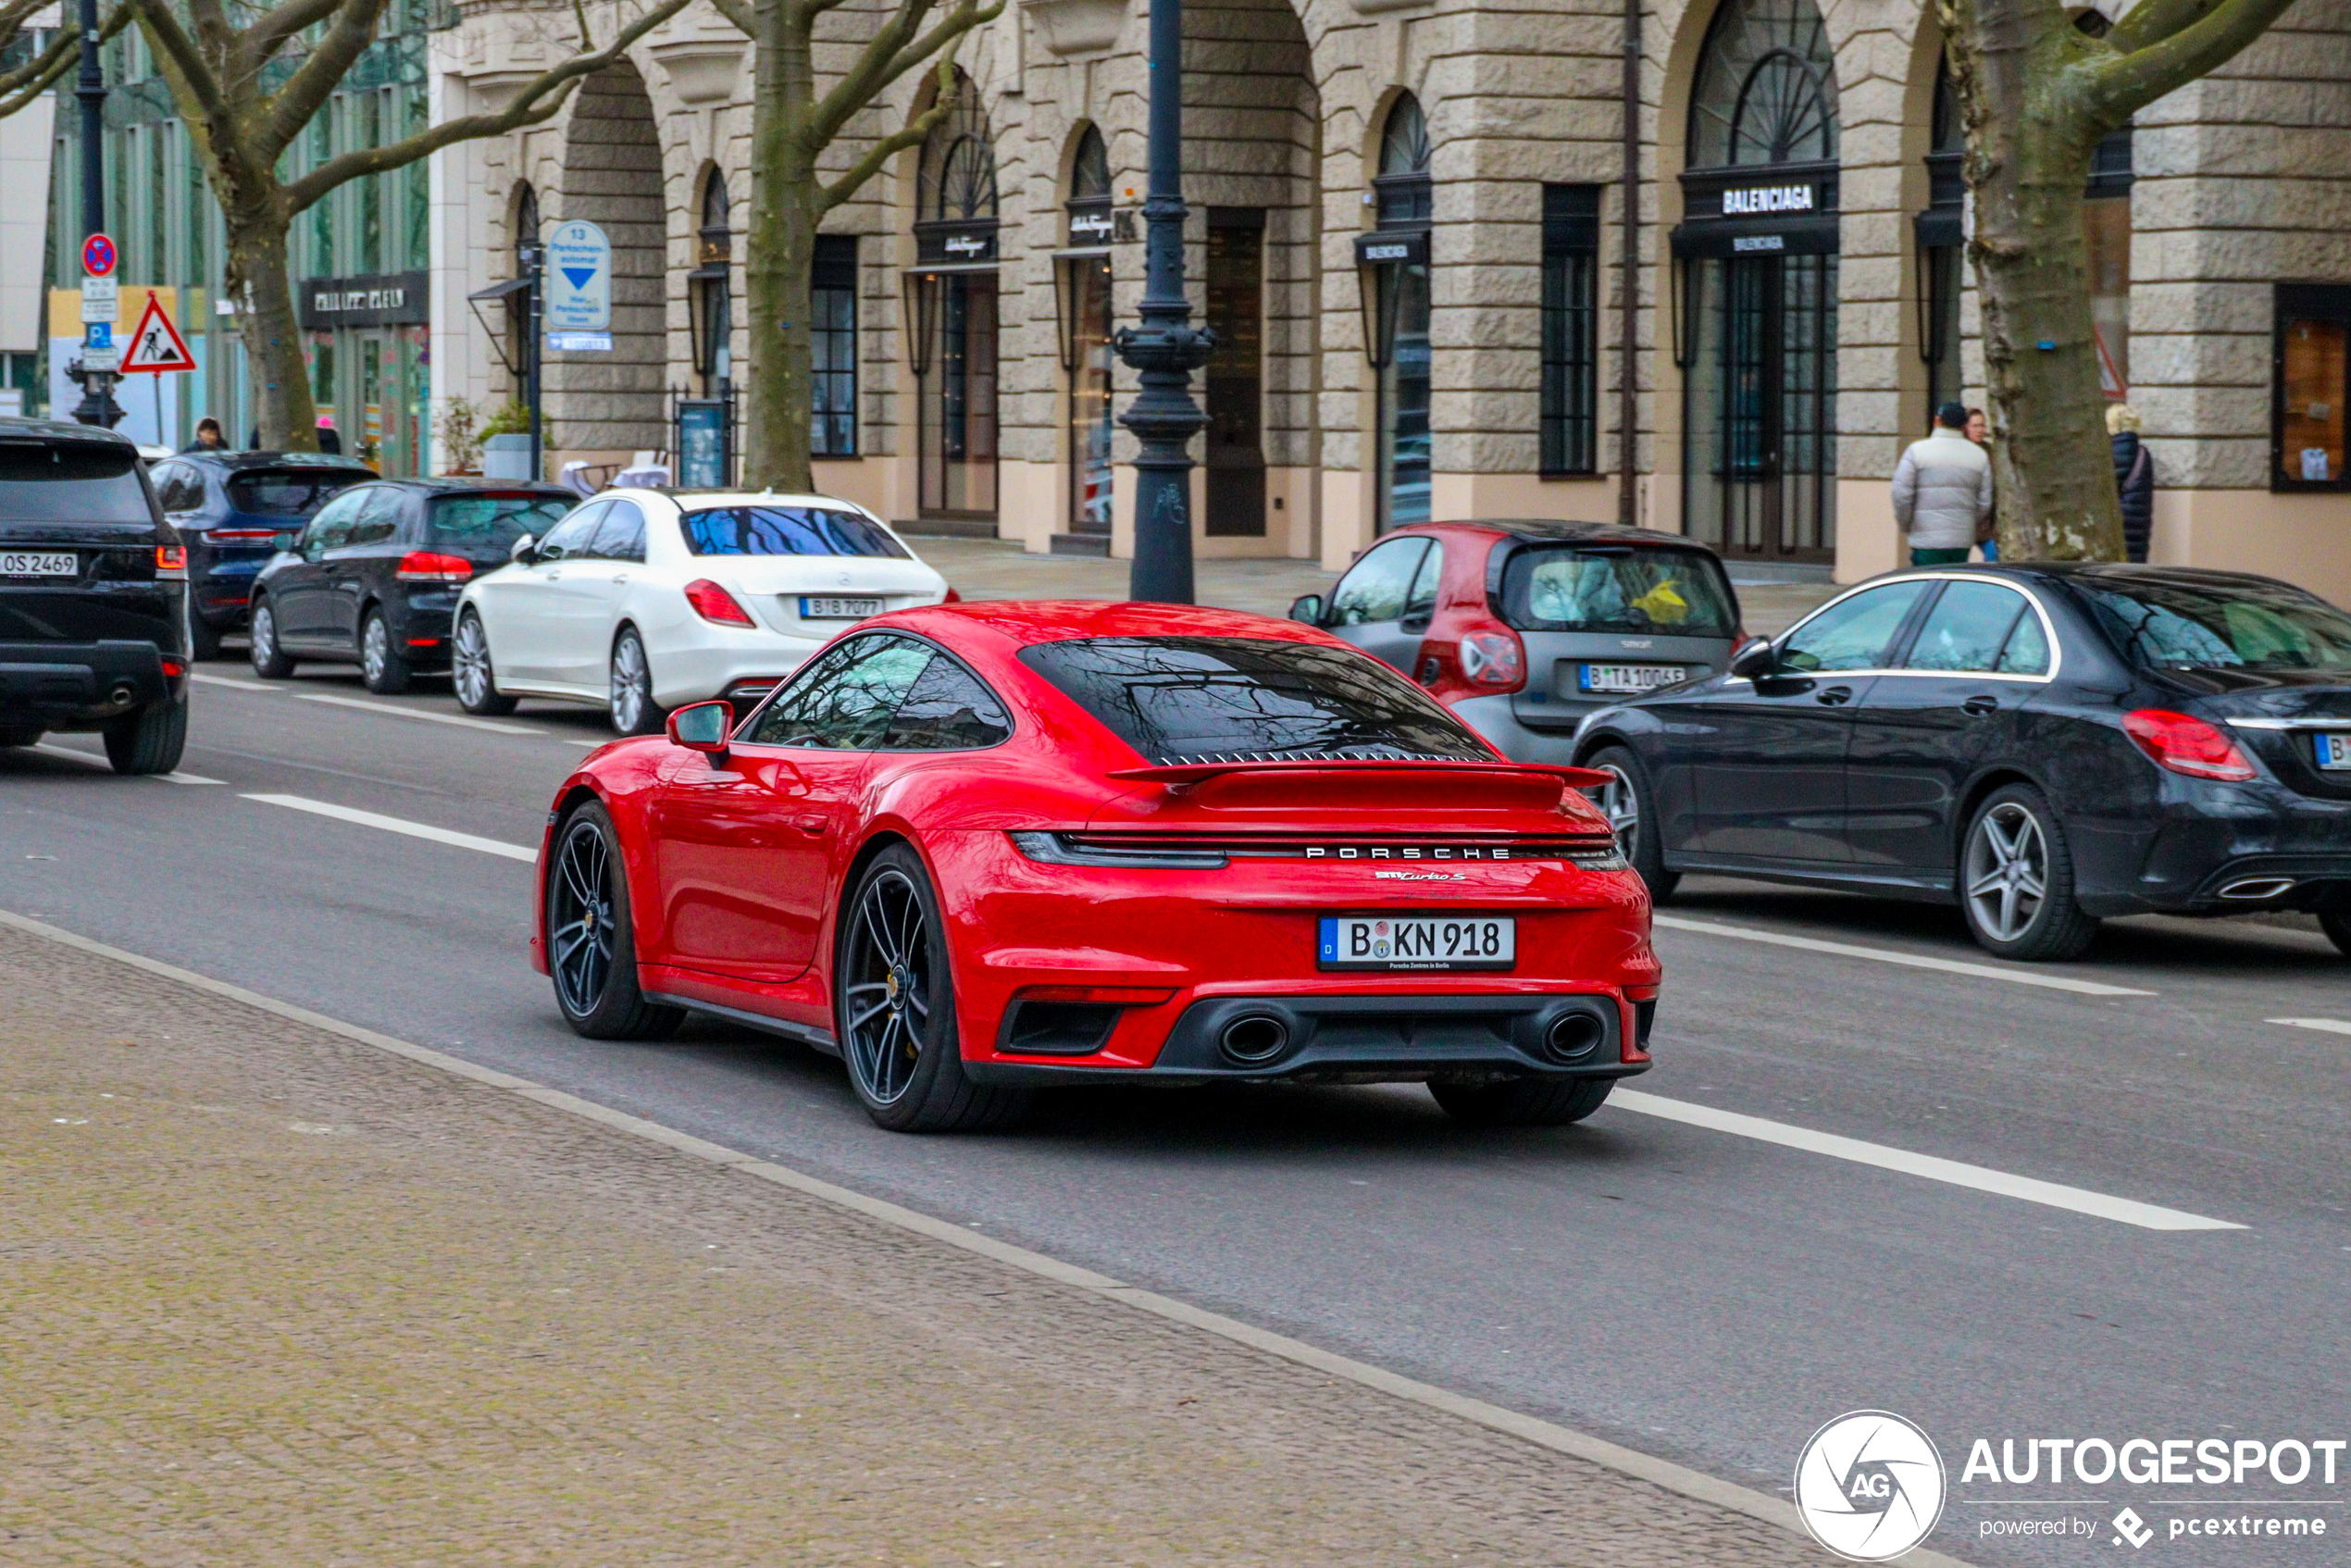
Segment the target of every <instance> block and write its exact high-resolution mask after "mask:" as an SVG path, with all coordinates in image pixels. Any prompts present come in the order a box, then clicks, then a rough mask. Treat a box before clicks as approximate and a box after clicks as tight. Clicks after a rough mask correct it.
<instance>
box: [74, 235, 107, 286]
mask: <svg viewBox="0 0 2351 1568" xmlns="http://www.w3.org/2000/svg"><path fill="white" fill-rule="evenodd" d="M114 264H115V248H114V241H113V240H111V239H109V238H108V237H107V236H106V235H104V234H93V235H91V236H90V237H89V238H88V239H86V240H84V241H82V242H81V270H82V271H84V272H86V273H88V274H89V275H90V276H91V277H93V278H111V277H113V276H114Z"/></svg>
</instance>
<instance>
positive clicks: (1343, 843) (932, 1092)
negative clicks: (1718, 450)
mask: <svg viewBox="0 0 2351 1568" xmlns="http://www.w3.org/2000/svg"><path fill="white" fill-rule="evenodd" d="M1592 777H1593V776H1590V775H1587V774H1586V773H1584V772H1583V771H1582V770H1579V769H1574V768H1562V767H1534V766H1525V765H1516V764H1511V763H1509V762H1506V761H1504V760H1502V759H1501V758H1499V756H1497V755H1496V754H1495V753H1494V752H1493V751H1492V749H1491V748H1490V747H1488V746H1487V745H1486V743H1485V742H1484V741H1483V740H1479V739H1478V737H1477V736H1476V735H1475V734H1474V732H1472V731H1471V730H1470V729H1469V728H1466V727H1465V726H1464V725H1462V723H1461V721H1460V720H1458V719H1456V718H1455V717H1454V716H1452V715H1451V714H1449V713H1448V712H1447V711H1446V710H1445V709H1444V708H1443V707H1442V706H1440V705H1439V704H1438V703H1436V702H1435V701H1433V700H1432V699H1431V698H1430V697H1429V696H1428V695H1427V693H1425V692H1424V691H1421V690H1420V689H1419V688H1418V687H1416V686H1414V685H1413V684H1412V682H1411V681H1409V680H1406V679H1404V678H1402V677H1401V676H1399V675H1398V674H1396V672H1395V671H1393V670H1391V669H1389V668H1388V667H1387V666H1385V665H1382V664H1380V663H1379V662H1378V661H1376V660H1375V659H1372V658H1370V657H1367V656H1366V655H1364V654H1363V653H1359V652H1358V651H1356V650H1355V649H1352V648H1350V647H1348V646H1347V645H1346V644H1344V643H1342V642H1340V641H1338V640H1337V639H1336V638H1333V637H1331V636H1330V635H1329V634H1327V633H1325V632H1323V631H1320V630H1316V629H1314V628H1309V627H1305V626H1300V625H1298V624H1296V623H1293V622H1284V621H1275V620H1269V619H1264V618H1262V617H1259V616H1243V615H1235V614H1228V613H1225V612H1222V611H1215V610H1201V609H1192V608H1186V607H1176V606H1166V605H1146V604H1033V603H1031V604H964V605H952V606H938V607H934V608H927V609H919V610H905V611H900V612H898V613H896V614H892V615H889V616H880V617H878V618H877V619H874V620H870V621H865V622H863V623H861V624H860V625H858V626H857V627H855V628H852V630H850V631H848V632H846V633H844V634H843V635H842V636H841V637H840V639H839V640H837V641H834V642H833V643H832V644H830V645H829V646H828V647H827V649H826V650H824V651H823V652H822V653H818V654H817V655H815V657H813V658H811V659H810V660H809V661H808V663H807V665H806V666H804V667H803V668H802V670H801V672H800V673H799V675H797V676H796V677H795V678H792V679H791V680H790V682H788V683H787V684H785V685H784V686H782V687H781V688H779V689H778V690H777V691H776V692H774V693H773V694H772V695H770V696H769V697H768V699H767V700H766V701H765V702H764V703H761V704H760V706H758V707H757V708H756V709H754V710H753V712H752V713H751V714H750V715H749V716H746V717H745V718H744V719H743V720H742V722H741V723H740V724H735V723H733V722H732V721H731V718H730V716H729V712H728V708H727V706H726V704H725V703H698V704H696V705H694V706H691V707H687V708H681V709H679V710H678V712H677V713H675V714H673V715H672V716H670V721H669V734H668V736H667V738H666V739H664V738H662V737H646V738H643V739H640V740H624V741H620V742H617V743H615V744H613V745H610V746H607V747H605V748H603V750H602V751H599V752H598V753H595V754H594V755H592V756H591V757H590V758H589V759H588V760H587V762H586V763H585V764H583V765H582V766H581V767H580V769H579V771H578V772H577V773H575V774H574V775H573V776H572V777H571V778H568V779H566V781H565V782H564V785H563V788H562V789H561V790H560V791H558V793H557V795H556V797H555V801H554V810H553V811H552V812H550V813H549V815H548V828H547V836H546V841H545V844H544V847H543V849H542V850H541V855H540V863H539V864H540V885H541V898H540V927H539V934H538V936H537V937H536V938H535V939H534V940H533V944H532V947H533V960H534V963H535V964H537V965H538V967H539V968H540V970H541V972H542V973H551V974H552V977H553V979H554V990H555V1000H556V1002H557V1003H558V1005H559V1006H560V1007H561V1008H562V1010H563V1014H564V1016H565V1018H566V1020H567V1021H568V1022H569V1023H570V1025H571V1027H573V1028H574V1029H576V1030H578V1032H579V1033H581V1034H583V1035H588V1036H591V1037H597V1038H606V1039H613V1038H645V1037H649V1036H653V1035H658V1034H661V1033H663V1032H665V1031H666V1030H668V1029H671V1028H674V1027H676V1026H677V1024H678V1021H679V1019H680V1018H681V1017H682V1016H683V1014H685V1012H687V1011H689V1010H694V1011H700V1012H704V1013H710V1014H717V1015H720V1016H722V1017H727V1018H730V1019H734V1020H737V1021H739V1022H741V1023H745V1024H750V1025H753V1026H755V1027H761V1028H764V1029H769V1030H773V1031H776V1032H777V1033H780V1034H784V1035H787V1036H790V1037H792V1038H795V1039H801V1040H804V1041H806V1042H808V1043H811V1044H814V1045H815V1046H817V1047H819V1048H820V1049H823V1050H826V1051H829V1052H837V1053H838V1054H840V1056H842V1057H843V1058H844V1059H845V1060H846V1063H847V1064H848V1067H849V1076H850V1081H851V1083H852V1085H853V1086H854V1088H855V1090H856V1093H857V1095H858V1098H859V1099H860V1100H861V1101H863V1102H864V1103H865V1108H866V1110H867V1111H868V1112H869V1113H870V1114H872V1116H873V1118H874V1120H875V1121H877V1123H879V1124H880V1125H881V1126H885V1127H889V1128H893V1129H898V1130H903V1131H929V1130H939V1129H949V1128H965V1127H976V1126H987V1125H989V1124H992V1123H995V1122H999V1121H1001V1120H1003V1119H1004V1118H1006V1117H1007V1116H1009V1115H1010V1114H1013V1113H1014V1111H1015V1110H1016V1109H1017V1108H1018V1107H1019V1105H1020V1103H1021V1101H1023V1100H1024V1099H1025V1098H1026V1091H1027V1090H1029V1089H1032V1088H1035V1087H1038V1086H1043V1085H1052V1084H1073V1083H1139V1082H1146V1081H1178V1082H1200V1081H1206V1080H1213V1079H1220V1078H1253V1079H1265V1078H1285V1079H1297V1080H1310V1081H1325V1082H1330V1081H1344V1082H1350V1083H1355V1082H1372V1081H1380V1080H1410V1081H1420V1082H1425V1083H1426V1084H1427V1085H1428V1086H1429V1089H1430V1092H1431V1093H1432V1094H1434V1095H1435V1096H1436V1098H1437V1102H1438V1103H1439V1104H1441V1105H1443V1106H1444V1107H1445V1109H1446V1110H1448V1111H1449V1112H1450V1113H1452V1114H1454V1115H1456V1116H1458V1117H1461V1118H1462V1119H1464V1120H1466V1121H1470V1122H1474V1123H1478V1124H1483V1125H1533V1124H1557V1123H1563V1122H1573V1121H1577V1120H1580V1119H1581V1118H1583V1117H1585V1116H1587V1115H1589V1114H1592V1112H1594V1111H1595V1110H1597V1109H1598V1108H1599V1105H1600V1103H1601V1101H1604V1100H1605V1099H1607V1097H1608V1091H1609V1088H1610V1085H1611V1083H1612V1082H1613V1081H1614V1080H1615V1079H1617V1078H1619V1077H1622V1076H1626V1075H1628V1074H1633V1073H1638V1072H1641V1071H1643V1070H1644V1069H1645V1068H1646V1067H1647V1066H1648V1060H1649V1058H1648V1052H1647V1050H1646V1049H1645V1046H1646V1041H1647V1039H1648V1026H1649V1020H1650V1017H1651V1014H1652V1013H1653V1011H1654V1009H1655V1007H1656V998H1657V989H1658V977H1659V970H1658V961H1657V957H1656V955H1655V953H1654V952H1651V950H1650V947H1649V940H1648V935H1649V907H1648V895H1647V893H1646V892H1645V891H1644V890H1643V888H1642V885H1641V882H1640V879H1639V878H1638V877H1636V876H1635V875H1634V874H1633V873H1632V872H1631V871H1630V870H1629V869H1628V868H1627V866H1626V865H1625V862H1624V860H1623V857H1622V856H1621V855H1620V854H1619V853H1618V852H1617V848H1616V845H1615V842H1614V840H1613V838H1612V836H1611V833H1610V831H1609V828H1608V825H1607V823H1606V822H1605V821H1604V820H1603V819H1602V818H1601V817H1600V816H1599V815H1598V813H1597V812H1596V811H1595V810H1594V809H1593V808H1592V806H1591V805H1590V804H1588V803H1586V801H1585V799H1584V797H1583V796H1582V795H1581V794H1580V793H1578V792H1577V790H1575V789H1573V788H1571V787H1570V786H1572V785H1575V784H1579V783H1583V782H1587V781H1589V779H1590V778H1592Z"/></svg>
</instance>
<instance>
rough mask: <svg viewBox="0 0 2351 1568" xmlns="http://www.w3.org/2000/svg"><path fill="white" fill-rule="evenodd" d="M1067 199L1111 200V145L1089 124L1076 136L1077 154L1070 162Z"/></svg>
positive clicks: (1078, 200) (1086, 200)
mask: <svg viewBox="0 0 2351 1568" xmlns="http://www.w3.org/2000/svg"><path fill="white" fill-rule="evenodd" d="M1069 199H1070V200H1071V201H1073V202H1106V201H1108V200H1110V149H1109V148H1107V147H1105V146H1104V145H1103V144H1102V133H1101V131H1097V130H1096V129H1095V128H1094V127H1092V126H1090V125H1089V126H1088V127H1087V128H1086V131H1085V133H1084V134H1083V135H1081V136H1079V137H1078V138H1077V156H1076V158H1075V159H1073V160H1072V161H1071V163H1070V166H1069Z"/></svg>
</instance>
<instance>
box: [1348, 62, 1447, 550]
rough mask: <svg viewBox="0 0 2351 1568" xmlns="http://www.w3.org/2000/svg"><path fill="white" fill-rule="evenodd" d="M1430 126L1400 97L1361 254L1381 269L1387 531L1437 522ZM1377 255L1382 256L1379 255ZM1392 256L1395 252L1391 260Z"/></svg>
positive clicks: (1379, 356)
mask: <svg viewBox="0 0 2351 1568" xmlns="http://www.w3.org/2000/svg"><path fill="white" fill-rule="evenodd" d="M1429 156H1430V149H1429V141H1428V119H1427V117H1426V116H1424V114H1422V112H1421V106H1420V100H1419V99H1417V98H1415V97H1413V96H1412V94H1411V93H1399V94H1398V96H1397V99H1396V102H1395V103H1394V104H1393V105H1391V106H1389V108H1388V111H1387V124H1386V125H1385V126H1384V127H1383V128H1382V130H1381V132H1380V144H1379V173H1378V174H1377V175H1375V176H1374V177H1373V180H1372V205H1373V210H1374V211H1375V213H1377V215H1378V221H1379V227H1378V229H1377V230H1375V232H1374V233H1373V234H1370V235H1366V236H1364V237H1363V239H1362V240H1360V241H1358V242H1357V246H1356V249H1357V255H1359V257H1360V256H1364V255H1371V256H1372V259H1373V260H1374V261H1375V262H1376V263H1378V264H1380V273H1379V275H1378V278H1377V281H1376V282H1375V284H1374V288H1375V291H1376V296H1377V297H1376V306H1375V321H1374V327H1373V330H1374V332H1375V338H1376V340H1377V341H1375V342H1373V343H1372V344H1371V345H1370V346H1371V349H1372V359H1373V364H1374V365H1375V367H1376V369H1377V371H1378V375H1379V383H1378V386H1379V415H1378V418H1379V432H1378V433H1379V444H1378V454H1379V479H1378V491H1377V495H1378V501H1379V520H1378V527H1379V531H1380V532H1382V533H1385V532H1387V530H1388V529H1396V528H1402V527H1404V526H1405V525H1406V524H1408V523H1424V522H1426V521H1428V516H1429V510H1428V508H1429V459H1430V442H1429V422H1428V413H1429V372H1430V355H1429V317H1430V314H1431V312H1430V305H1431V301H1430V297H1429V286H1428V264H1429V255H1428V238H1429V225H1430V223H1431V221H1432V220H1433V219H1434V218H1435V216H1436V212H1437V186H1436V182H1435V180H1434V179H1433V178H1432V177H1431V176H1430V173H1429ZM1375 253H1376V254H1375ZM1389 253H1395V254H1393V255H1390V254H1389Z"/></svg>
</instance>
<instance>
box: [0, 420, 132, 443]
mask: <svg viewBox="0 0 2351 1568" xmlns="http://www.w3.org/2000/svg"><path fill="white" fill-rule="evenodd" d="M0 440H6V441H88V442H113V443H114V444H115V445H117V446H127V447H129V448H131V451H133V452H136V451H138V450H139V446H138V443H137V442H134V441H132V440H131V438H130V437H129V436H127V435H124V434H123V433H122V432H121V431H120V430H109V429H106V428H105V427H104V426H102V425H82V424H77V423H75V422H74V421H73V420H70V419H23V418H19V417H16V416H14V415H9V416H6V417H0Z"/></svg>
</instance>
